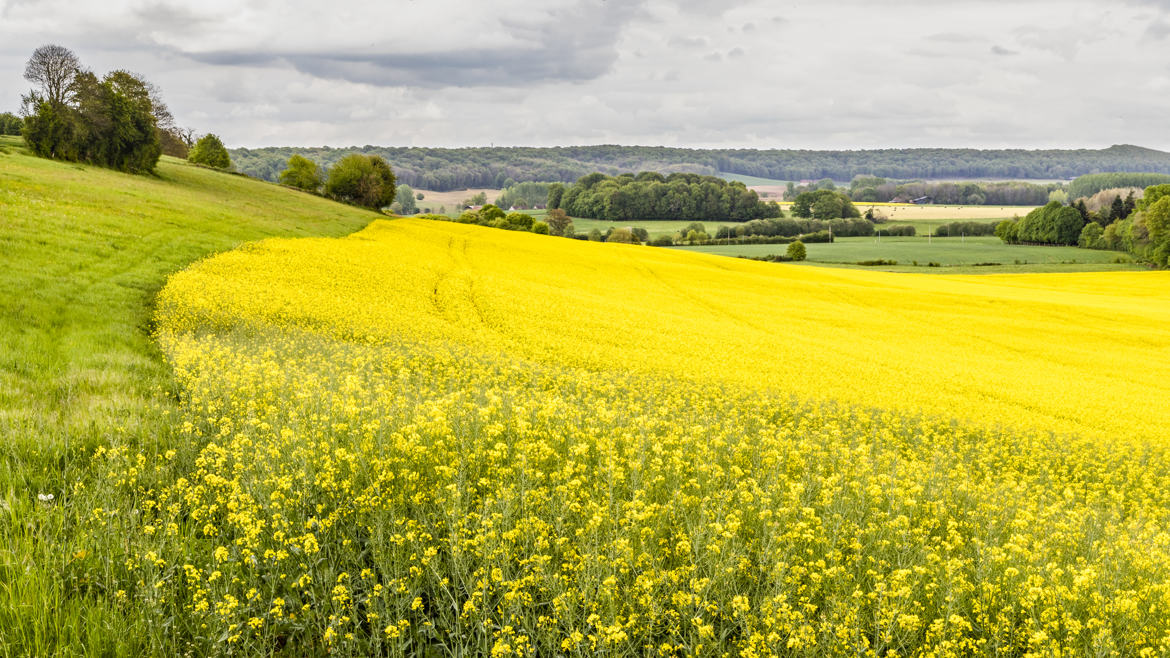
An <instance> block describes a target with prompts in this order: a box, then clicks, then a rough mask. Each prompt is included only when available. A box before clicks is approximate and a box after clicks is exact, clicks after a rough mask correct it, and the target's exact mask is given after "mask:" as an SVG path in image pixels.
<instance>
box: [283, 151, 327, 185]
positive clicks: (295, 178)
mask: <svg viewBox="0 0 1170 658" xmlns="http://www.w3.org/2000/svg"><path fill="white" fill-rule="evenodd" d="M323 183H324V181H323V180H322V178H321V167H319V166H318V165H317V163H316V162H313V161H312V160H310V159H308V158H306V157H304V156H302V155H296V154H293V156H292V157H291V158H289V159H288V166H287V167H286V168H285V170H284V171H282V172H280V184H281V185H288V186H290V187H295V188H297V189H299V190H304V191H306V192H316V191H317V190H319V189H321V185H322V184H323Z"/></svg>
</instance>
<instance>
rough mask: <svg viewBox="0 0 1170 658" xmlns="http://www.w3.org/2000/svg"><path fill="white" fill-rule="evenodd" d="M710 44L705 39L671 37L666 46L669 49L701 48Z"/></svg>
mask: <svg viewBox="0 0 1170 658" xmlns="http://www.w3.org/2000/svg"><path fill="white" fill-rule="evenodd" d="M709 42H710V40H709V39H707V37H683V36H677V37H671V38H670V39H669V40H667V42H666V45H668V46H670V47H671V48H702V47H703V46H705V45H707V44H708V43H709Z"/></svg>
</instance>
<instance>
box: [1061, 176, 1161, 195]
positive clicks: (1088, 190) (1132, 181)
mask: <svg viewBox="0 0 1170 658" xmlns="http://www.w3.org/2000/svg"><path fill="white" fill-rule="evenodd" d="M1167 183H1170V174H1155V173H1144V172H1106V173H1100V174H1086V175H1084V176H1078V177H1077V178H1075V179H1074V180H1073V181H1072V182H1070V183H1069V184H1068V195H1069V197H1070V198H1073V199H1079V198H1081V197H1091V196H1093V195H1094V194H1097V193H1098V192H1101V191H1103V190H1109V189H1114V188H1124V187H1140V188H1146V187H1150V186H1152V185H1164V184H1167Z"/></svg>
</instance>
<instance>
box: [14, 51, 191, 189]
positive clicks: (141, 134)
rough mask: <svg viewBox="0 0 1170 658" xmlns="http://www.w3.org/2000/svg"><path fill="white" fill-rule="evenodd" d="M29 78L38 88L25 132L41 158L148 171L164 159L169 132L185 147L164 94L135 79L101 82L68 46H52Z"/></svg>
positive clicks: (27, 102)
mask: <svg viewBox="0 0 1170 658" xmlns="http://www.w3.org/2000/svg"><path fill="white" fill-rule="evenodd" d="M24 77H25V79H27V80H28V81H29V82H32V83H33V84H35V85H36V86H37V88H36V89H33V90H32V91H30V92H29V93H28V94H26V95H25V96H24V97H23V98H22V100H23V108H22V112H23V114H24V121H23V124H22V125H21V130H20V132H21V134H22V135H23V136H24V139H25V141H26V142H27V143H28V145H29V148H30V150H32V152H33V153H36V154H37V155H40V156H43V157H50V158H58V159H62V160H74V161H80V162H87V163H91V164H96V165H101V166H105V167H111V168H114V169H119V170H122V171H131V172H145V171H151V170H152V169H154V166H155V163H157V162H158V159H159V156H160V155H161V154H162V150H163V139H162V134H163V133H164V132H166V133H168V135H167V136H168V138H169V139H168V142H174V141H180V140H178V137H177V132H178V131H177V129H176V128H175V126H174V119H173V117H172V116H171V113H170V111H169V110H168V109H167V106H166V104H165V103H163V102H162V100H161V98H160V96H159V93H158V89H157V88H156V87H154V86H153V85H152V84H150V83H149V82H147V81H146V80H144V79H142V78H141V77H139V76H137V75H134V74H133V73H130V72H128V71H122V70H119V71H113V72H111V73H108V74H106V75H105V76H104V77H102V78H100V79H99V78H98V77H97V75H95V74H94V73H92V72H90V71H87V70H85V69H84V68H83V67H82V65H81V61H80V60H79V59H78V58H77V56H76V55H74V54H73V52H72V51H70V50H69V49H68V48H64V47H61V46H56V45H47V46H41V47H40V48H37V50H36V51H35V52H34V53H33V55H32V57H31V58H30V59H29V61H28V63H27V65H26V67H25V72H24Z"/></svg>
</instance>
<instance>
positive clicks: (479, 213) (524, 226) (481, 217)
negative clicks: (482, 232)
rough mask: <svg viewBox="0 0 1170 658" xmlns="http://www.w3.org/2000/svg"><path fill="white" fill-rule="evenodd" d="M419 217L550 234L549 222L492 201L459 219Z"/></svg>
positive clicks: (460, 216)
mask: <svg viewBox="0 0 1170 658" xmlns="http://www.w3.org/2000/svg"><path fill="white" fill-rule="evenodd" d="M419 217H420V218H422V219H434V220H438V221H442V222H459V223H460V224H475V225H477V226H488V227H491V228H499V229H504V230H506V231H525V232H528V233H537V234H540V235H548V234H549V232H550V231H549V225H548V224H547V223H545V222H540V221H537V220H536V218H534V217H533V216H532V215H528V214H525V213H522V212H504V210H502V209H501V208H500V207H499V206H496V205H494V204H490V203H489V204H487V205H486V206H484V207H482V208H480V209H478V210H467V211H464V212H463V214H461V215H459V217H458V219H452V218H450V217H448V216H447V215H433V214H424V215H420V216H419ZM569 237H571V236H569Z"/></svg>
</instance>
